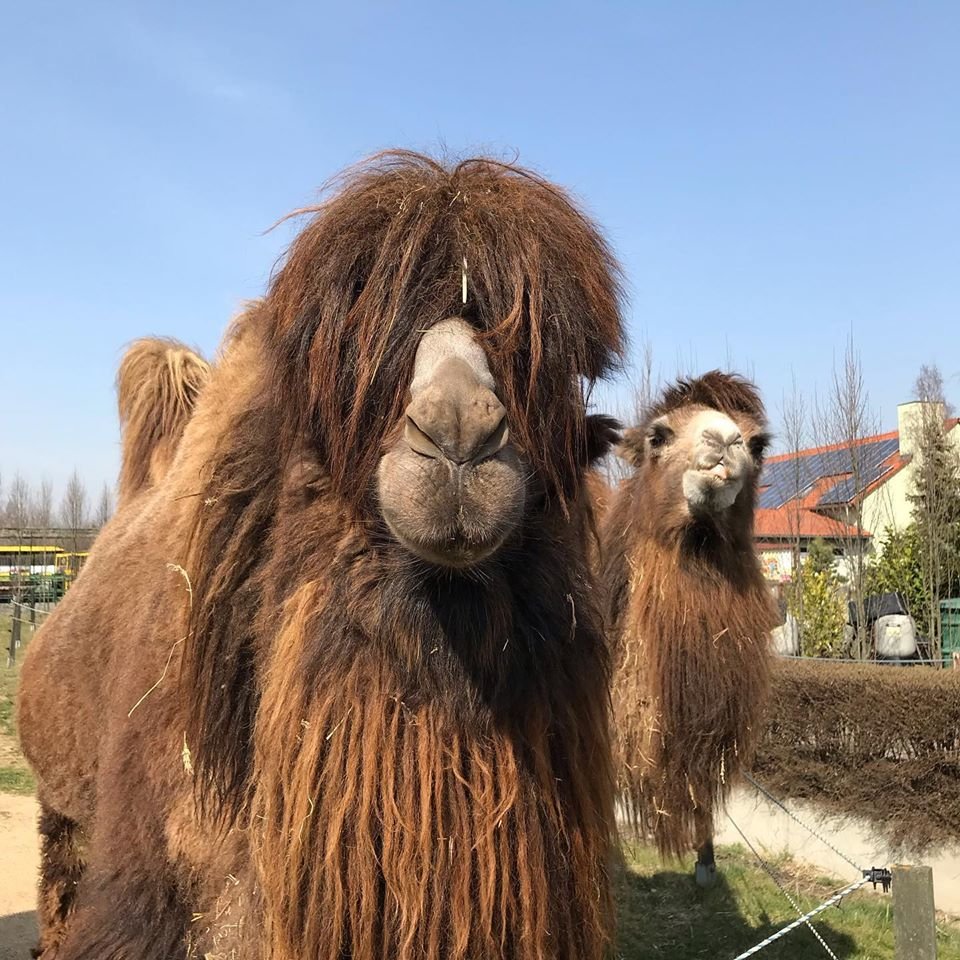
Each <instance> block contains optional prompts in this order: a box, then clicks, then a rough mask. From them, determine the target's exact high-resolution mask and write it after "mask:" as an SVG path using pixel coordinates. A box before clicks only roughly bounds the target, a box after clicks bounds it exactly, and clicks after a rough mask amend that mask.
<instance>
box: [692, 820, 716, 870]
mask: <svg viewBox="0 0 960 960" xmlns="http://www.w3.org/2000/svg"><path fill="white" fill-rule="evenodd" d="M694 876H695V877H696V880H697V886H698V887H712V886H713V884H714V883H715V882H716V879H717V864H716V861H715V860H714V857H713V824H712V823H711V822H710V818H709V817H706V816H703V815H700V816H699V817H698V823H697V864H696V866H695V867H694Z"/></svg>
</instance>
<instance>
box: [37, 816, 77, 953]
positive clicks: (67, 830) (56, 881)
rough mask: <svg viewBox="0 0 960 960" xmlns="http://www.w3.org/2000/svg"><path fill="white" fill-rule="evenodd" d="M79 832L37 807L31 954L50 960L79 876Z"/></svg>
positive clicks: (59, 940) (56, 950) (61, 934)
mask: <svg viewBox="0 0 960 960" xmlns="http://www.w3.org/2000/svg"><path fill="white" fill-rule="evenodd" d="M79 840H80V828H79V827H78V826H77V824H76V823H74V821H73V820H71V819H70V818H69V817H65V816H63V814H61V813H57V812H56V811H55V810H53V809H51V808H50V807H48V806H47V805H46V804H45V803H43V802H41V805H40V895H39V900H38V905H37V923H38V926H39V928H40V942H39V944H38V945H37V947H36V949H35V950H34V951H33V955H34V956H35V957H41V958H42V960H54V958H55V957H56V956H57V955H58V953H59V950H60V945H61V944H62V943H63V940H64V937H65V936H66V933H67V926H68V920H69V918H70V915H71V914H72V913H73V908H74V902H75V900H76V896H77V886H78V884H79V883H80V877H81V875H82V874H83V857H82V854H81V851H80V846H79Z"/></svg>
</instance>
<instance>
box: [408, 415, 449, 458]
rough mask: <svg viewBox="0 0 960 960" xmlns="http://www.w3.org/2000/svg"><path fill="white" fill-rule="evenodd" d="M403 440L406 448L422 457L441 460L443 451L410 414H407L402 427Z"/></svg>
mask: <svg viewBox="0 0 960 960" xmlns="http://www.w3.org/2000/svg"><path fill="white" fill-rule="evenodd" d="M403 439H404V440H406V442H407V446H408V447H410V449H411V450H414V451H415V452H416V453H419V454H420V455H421V456H423V457H430V458H431V459H433V460H441V459H442V458H443V455H444V454H443V450H442V449H441V448H440V444H439V443H437V442H436V441H435V440H434V439H433V438H432V437H431V436H430V434H429V433H427V431H426V430H424V429H423V428H422V427H421V426H420V425H419V424H418V423H417V421H416V420H414V419H413V417H411V416H410V414H409V413H408V414H407V419H406V422H405V423H404V425H403Z"/></svg>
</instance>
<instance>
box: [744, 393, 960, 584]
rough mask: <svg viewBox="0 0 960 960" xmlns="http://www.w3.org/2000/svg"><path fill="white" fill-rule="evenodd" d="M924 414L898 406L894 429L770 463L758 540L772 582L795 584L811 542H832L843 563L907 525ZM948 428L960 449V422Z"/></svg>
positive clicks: (916, 406) (763, 478)
mask: <svg viewBox="0 0 960 960" xmlns="http://www.w3.org/2000/svg"><path fill="white" fill-rule="evenodd" d="M925 412H929V408H926V410H925V405H924V404H922V403H920V402H913V403H903V404H900V406H898V407H897V429H896V430H892V431H890V432H889V433H881V434H878V435H876V436H872V437H864V438H863V439H861V440H858V441H857V442H855V443H852V444H851V443H840V444H833V445H830V446H824V447H812V448H810V449H808V450H801V451H799V452H797V453H784V454H780V455H778V456H773V457H769V458H768V459H767V461H766V462H765V464H764V467H763V472H762V473H761V475H760V491H759V501H758V509H757V512H756V522H755V528H754V536H755V539H756V543H757V549H758V551H759V553H760V558H761V562H762V563H763V567H764V572H765V574H766V577H767V579H768V580H770V581H773V582H775V583H782V582H784V581H786V580H790V579H792V576H793V567H794V564H795V562H796V559H797V557H798V556H799V559H800V562H802V561H803V557H804V556H805V554H806V552H807V550H808V548H809V545H810V543H811V541H813V540H814V539H817V538H821V539H823V540H825V541H826V542H827V543H829V544H831V545H832V546H833V547H834V552H835V553H836V554H837V555H838V556H839V557H841V558H842V557H848V556H851V555H853V554H854V553H855V552H857V551H862V552H864V553H874V552H876V550H877V549H878V545H879V543H880V541H881V540H882V538H883V535H884V533H885V532H886V531H887V530H888V529H893V530H901V529H903V528H904V527H906V526H907V525H908V524H909V523H910V519H911V516H910V500H909V494H910V492H911V490H912V488H913V483H914V475H915V472H916V460H915V458H916V438H917V434H918V430H919V423H920V422H921V418H922V416H923V415H924V413H925ZM938 415H942V411H938ZM943 423H944V431H945V433H946V435H947V438H948V440H949V442H951V443H952V444H953V445H954V446H955V447H956V449H957V450H958V451H960V419H956V418H950V419H944V420H943ZM858 504H862V507H863V510H862V522H861V523H860V524H859V526H858V524H857V521H856V514H857V505H858Z"/></svg>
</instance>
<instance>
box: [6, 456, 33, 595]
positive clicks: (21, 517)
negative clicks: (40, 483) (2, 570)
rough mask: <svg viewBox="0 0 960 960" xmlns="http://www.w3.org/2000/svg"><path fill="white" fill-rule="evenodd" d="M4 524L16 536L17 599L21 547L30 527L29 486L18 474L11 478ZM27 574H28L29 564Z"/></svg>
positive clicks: (14, 588)
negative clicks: (10, 528) (11, 529)
mask: <svg viewBox="0 0 960 960" xmlns="http://www.w3.org/2000/svg"><path fill="white" fill-rule="evenodd" d="M5 512H6V523H7V525H8V526H9V527H12V528H13V530H14V531H15V532H16V535H17V553H18V556H17V563H16V564H15V566H14V568H13V591H14V595H15V596H16V597H17V598H20V597H21V594H22V592H23V566H24V563H23V546H24V541H25V540H26V538H27V531H28V529H29V527H30V484H28V483H27V481H26V480H25V479H24V478H23V476H22V475H21V474H20V473H15V474H14V476H13V484H12V485H11V487H10V493H9V494H7V508H6V511H5ZM26 566H27V573H28V574H29V572H30V565H29V563H28V564H27V565H26Z"/></svg>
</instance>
